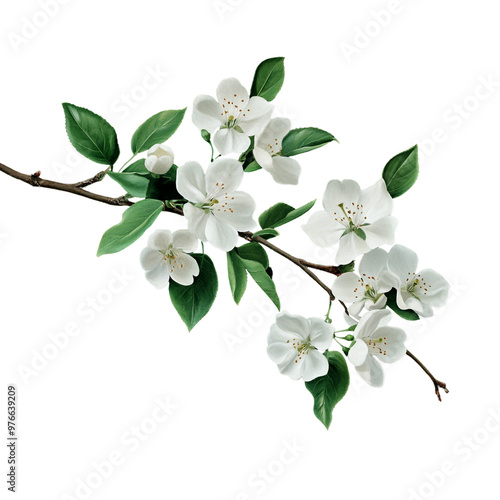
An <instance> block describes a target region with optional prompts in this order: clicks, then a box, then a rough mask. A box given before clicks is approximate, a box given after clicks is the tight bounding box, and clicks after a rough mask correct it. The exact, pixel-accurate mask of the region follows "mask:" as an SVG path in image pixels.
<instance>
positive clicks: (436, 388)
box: [406, 351, 450, 401]
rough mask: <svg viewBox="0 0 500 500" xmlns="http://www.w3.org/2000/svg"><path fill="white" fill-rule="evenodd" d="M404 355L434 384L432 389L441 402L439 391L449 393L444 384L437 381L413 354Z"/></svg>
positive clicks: (408, 352)
mask: <svg viewBox="0 0 500 500" xmlns="http://www.w3.org/2000/svg"><path fill="white" fill-rule="evenodd" d="M406 354H407V355H408V356H409V357H410V358H411V359H413V361H415V363H417V365H418V366H420V368H422V370H424V372H425V373H427V375H428V376H429V378H430V379H431V380H432V383H433V384H434V389H435V391H436V396H437V398H438V399H439V401H441V393H440V392H439V389H443V391H444V392H445V393H446V394H448V393H449V392H450V391H449V390H448V389H447V387H446V384H445V383H444V382H441V381H439V380H438V379H437V378H436V377H434V375H433V374H432V373H431V372H430V371H429V370H428V368H427V367H426V366H425V365H424V364H423V363H422V361H420V360H419V359H418V358H417V357H416V356H415V355H414V354H412V353H411V352H410V351H406Z"/></svg>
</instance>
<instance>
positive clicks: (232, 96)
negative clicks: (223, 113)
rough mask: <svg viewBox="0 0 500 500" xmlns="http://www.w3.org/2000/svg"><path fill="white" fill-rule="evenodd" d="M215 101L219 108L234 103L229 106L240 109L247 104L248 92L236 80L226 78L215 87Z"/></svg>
mask: <svg viewBox="0 0 500 500" xmlns="http://www.w3.org/2000/svg"><path fill="white" fill-rule="evenodd" d="M217 100H218V101H219V104H220V105H221V106H222V105H223V104H224V105H226V106H227V105H228V103H234V104H230V106H233V107H234V106H238V108H236V109H240V108H242V106H245V105H246V103H247V102H248V92H247V89H246V88H245V87H243V85H242V84H241V83H240V81H239V80H238V79H237V78H226V79H225V80H222V82H220V83H219V86H218V87H217ZM235 116H236V115H235Z"/></svg>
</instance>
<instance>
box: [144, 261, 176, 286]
mask: <svg viewBox="0 0 500 500" xmlns="http://www.w3.org/2000/svg"><path fill="white" fill-rule="evenodd" d="M146 279H147V280H148V281H149V282H150V283H151V284H152V285H153V286H154V287H156V288H158V289H159V290H160V289H162V288H165V287H166V286H167V285H168V282H169V279H170V266H168V265H163V264H160V265H158V266H155V267H154V268H153V269H151V271H148V272H147V273H146Z"/></svg>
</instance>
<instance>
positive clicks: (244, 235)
mask: <svg viewBox="0 0 500 500" xmlns="http://www.w3.org/2000/svg"><path fill="white" fill-rule="evenodd" d="M238 234H239V235H240V236H241V237H242V238H245V239H246V240H247V241H256V242H257V243H260V244H261V245H263V246H265V247H267V248H270V249H271V250H273V251H274V252H276V253H277V254H279V255H281V256H282V257H285V259H288V260H289V261H290V262H293V263H294V264H295V265H296V266H298V267H300V269H302V271H304V272H305V273H306V274H307V275H308V276H309V277H310V278H311V279H313V280H314V281H315V282H316V283H317V284H318V285H319V286H320V287H321V288H323V290H325V291H326V293H327V294H328V296H329V297H330V301H334V300H335V296H334V295H333V292H332V290H331V288H330V287H329V286H328V285H325V283H323V282H322V281H321V280H320V279H319V278H318V277H317V276H316V275H315V274H314V273H313V272H312V271H311V270H310V269H309V267H312V266H309V267H307V265H306V264H304V261H303V260H302V259H298V258H297V257H294V256H293V255H290V254H289V253H287V252H285V251H284V250H282V249H281V248H279V247H277V246H276V245H273V244H272V243H270V242H269V241H267V240H266V239H265V238H262V236H255V235H254V234H253V233H251V232H249V231H246V232H240V233H238ZM339 303H340V304H342V307H343V308H344V310H345V312H346V314H347V315H349V310H348V309H347V306H346V305H345V304H344V303H343V302H342V301H341V300H339Z"/></svg>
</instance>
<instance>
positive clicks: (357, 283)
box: [332, 273, 366, 302]
mask: <svg viewBox="0 0 500 500" xmlns="http://www.w3.org/2000/svg"><path fill="white" fill-rule="evenodd" d="M365 290H366V289H365V286H364V285H363V282H362V281H361V279H360V277H359V276H358V275H357V274H355V273H345V274H342V275H340V276H339V277H338V278H337V279H336V280H335V281H334V282H333V285H332V292H333V295H335V297H337V298H338V299H339V300H342V301H343V302H356V301H358V300H361V299H362V298H363V297H364V294H365Z"/></svg>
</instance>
